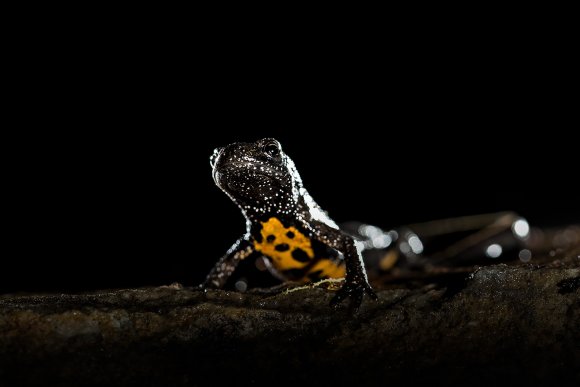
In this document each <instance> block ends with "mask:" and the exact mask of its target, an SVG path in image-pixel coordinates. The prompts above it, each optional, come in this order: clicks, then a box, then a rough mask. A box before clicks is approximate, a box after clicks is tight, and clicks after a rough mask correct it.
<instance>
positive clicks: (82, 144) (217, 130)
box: [0, 39, 580, 292]
mask: <svg viewBox="0 0 580 387" xmlns="http://www.w3.org/2000/svg"><path fill="white" fill-rule="evenodd" d="M188 42H189V41H188V40H187V39H182V40H177V41H175V40H162V41H158V40H151V41H147V42H146V43H140V44H137V45H136V44H135V42H133V41H131V44H128V43H127V42H124V41H121V42H120V41H115V43H111V44H110V45H104V46H98V45H95V44H94V42H91V41H89V42H83V44H82V45H73V46H74V47H73V46H71V45H64V46H63V47H60V48H55V47H54V46H52V47H51V48H50V49H47V48H46V47H45V45H43V44H42V43H39V45H38V47H36V48H35V49H36V50H37V53H38V55H37V56H36V59H37V60H36V61H23V63H22V68H21V69H20V70H19V73H20V74H22V76H21V77H20V78H19V79H20V82H21V83H22V87H20V88H19V89H18V91H17V92H15V95H14V98H13V101H15V108H16V109H17V111H18V116H19V119H18V120H17V121H14V122H12V123H11V124H10V125H9V126H11V127H12V128H13V129H14V132H17V133H18V134H17V136H16V138H15V139H14V140H13V141H10V142H7V144H6V145H7V146H8V147H10V148H12V149H11V150H13V151H14V155H13V156H11V157H10V158H9V161H8V165H7V171H8V175H10V176H9V177H10V178H11V180H8V177H7V179H6V184H5V190H6V191H7V193H8V194H10V198H11V199H10V200H9V201H6V209H7V210H8V211H10V212H11V213H13V214H14V217H10V220H9V222H8V229H9V232H8V234H7V238H6V239H7V249H6V251H5V253H4V254H3V255H4V256H3V270H2V271H1V278H0V279H1V282H0V290H2V291H4V292H6V291H8V292H13V291H37V290H46V291H79V290H89V289H97V288H108V287H129V286H145V285H162V284H169V283H172V282H176V281H178V282H181V283H183V284H184V285H187V286H190V285H195V284H197V283H199V282H200V281H201V280H202V279H203V278H204V276H205V274H206V273H207V272H208V271H209V269H210V268H211V266H212V264H213V263H214V262H215V261H216V260H217V259H218V258H219V257H220V255H221V254H223V253H224V252H225V250H227V248H228V247H229V246H230V244H231V243H232V242H233V241H234V240H235V239H236V238H237V237H238V236H239V235H241V233H242V232H243V230H244V221H243V219H242V217H241V215H240V213H239V211H238V209H237V208H236V207H235V206H234V205H233V204H232V203H231V202H230V201H229V199H228V198H227V197H226V196H225V195H224V194H223V193H222V192H220V191H219V190H218V189H217V188H216V187H215V185H214V184H213V181H212V179H211V175H210V167H209V156H210V154H211V152H212V150H213V148H215V147H217V146H222V145H225V144H228V143H230V142H235V141H254V140H256V139H259V138H262V137H275V138H277V139H278V140H280V141H281V142H282V145H283V148H284V150H285V151H286V152H287V153H288V154H289V155H290V156H291V157H292V158H293V159H294V161H295V163H296V165H297V167H298V169H299V171H300V173H301V175H302V178H303V180H304V182H305V185H306V187H307V189H308V190H309V191H310V192H311V194H312V195H313V196H314V198H315V200H316V201H317V202H318V203H319V204H320V205H321V206H322V207H323V208H324V209H326V210H327V211H328V212H329V213H330V215H331V216H332V217H333V218H334V219H335V220H336V221H338V222H341V221H347V220H352V219H354V220H361V221H365V222H369V223H373V224H377V225H379V226H382V227H386V228H388V227H391V226H397V225H401V224H405V223H412V222H419V221H427V220H432V219H436V218H441V217H450V216H458V215H468V214H475V213H482V212H493V211H503V210H514V211H517V212H519V213H521V214H522V215H523V216H525V217H527V218H528V220H529V221H530V223H531V224H532V225H538V226H554V225H559V224H567V223H572V222H578V221H579V220H580V211H579V208H578V203H577V200H576V197H577V194H576V193H575V189H574V188H573V187H574V185H575V184H576V180H577V167H578V161H577V147H576V146H575V145H574V143H575V141H574V140H573V139H572V138H573V137H574V136H575V135H574V134H573V133H572V130H577V128H578V122H577V117H576V115H575V110H576V109H577V107H575V106H573V105H572V103H571V101H570V100H569V99H568V98H567V97H566V95H565V93H563V92H562V91H563V90H564V89H565V88H566V82H567V79H566V76H564V75H563V72H562V71H560V72H554V71H551V70H550V68H546V67H542V66H541V65H539V64H538V63H537V62H536V63H534V62H530V61H527V60H525V58H519V57H518V56H517V54H516V55H513V56H510V53H509V52H507V51H502V52H496V53H495V54H496V55H495V56H489V57H486V56H485V55H483V56H482V55H481V52H480V51H477V50H473V51H470V50H469V49H468V48H466V47H465V46H462V50H461V55H458V54H457V52H456V50H455V49H453V48H450V49H445V48H443V47H440V46H438V47H439V48H438V49H433V50H432V51H419V52H417V51H416V50H410V49H409V48H407V49H405V48H402V47H391V50H392V51H391V54H390V55H389V59H388V60H386V61H384V60H382V59H381V56H380V55H377V56H376V57H375V56H373V54H369V52H370V51H368V52H367V51H364V50H362V51H359V52H352V53H351V54H350V55H349V58H345V57H344V56H343V55H337V56H329V57H325V56H324V54H322V55H318V54H317V53H316V50H314V51H308V52H300V50H298V51H294V50H290V51H285V50H279V51H277V52H276V54H274V53H273V52H272V53H271V55H270V54H268V53H270V51H267V52H266V54H267V55H264V54H265V53H264V52H263V51H262V50H261V49H257V48H254V49H251V48H248V47H246V46H244V45H243V44H238V43H239V42H238V43H235V42H234V43H232V45H231V46H227V47H226V46H220V45H216V44H209V43H204V42H203V39H202V40H199V39H198V40H196V42H197V43H199V44H189V43H188ZM186 43H187V46H184V44H186ZM234 46H235V47H236V49H233V48H232V47H234ZM184 47H186V48H187V49H184ZM244 47H245V48H244ZM299 53H300V55H299ZM347 59H348V60H347ZM459 59H460V60H459ZM553 59H554V60H557V58H556V57H553Z"/></svg>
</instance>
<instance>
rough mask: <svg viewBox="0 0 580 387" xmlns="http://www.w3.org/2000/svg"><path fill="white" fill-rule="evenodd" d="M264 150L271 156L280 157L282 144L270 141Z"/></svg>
mask: <svg viewBox="0 0 580 387" xmlns="http://www.w3.org/2000/svg"><path fill="white" fill-rule="evenodd" d="M262 152H264V153H265V154H266V155H268V156H269V157H278V156H280V145H279V144H278V143H277V142H273V141H272V142H268V143H266V144H264V146H263V147H262Z"/></svg>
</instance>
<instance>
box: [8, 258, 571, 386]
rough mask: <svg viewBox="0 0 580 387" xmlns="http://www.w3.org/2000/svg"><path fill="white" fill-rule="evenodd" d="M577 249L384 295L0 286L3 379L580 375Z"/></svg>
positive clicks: (566, 381)
mask: <svg viewBox="0 0 580 387" xmlns="http://www.w3.org/2000/svg"><path fill="white" fill-rule="evenodd" d="M579 261H580V259H579V258H578V255H577V252H575V253H574V254H573V255H570V256H569V257H568V258H567V260H565V261H563V262H560V263H554V264H550V265H544V266H542V267H538V266H534V265H527V266H516V267H512V266H506V265H496V266H488V267H484V268H480V269H479V270H477V271H475V272H474V273H471V274H467V275H465V277H464V278H462V279H461V280H460V281H459V282H458V284H459V285H457V283H456V285H455V286H441V285H426V286H423V287H420V288H416V289H408V288H391V289H385V290H381V291H379V292H378V295H379V301H378V302H372V301H369V300H368V299H365V301H364V303H363V306H362V307H361V309H360V310H359V311H358V312H357V313H356V314H354V315H353V314H351V311H349V310H348V308H346V307H345V308H342V309H340V310H336V311H335V310H332V309H331V308H330V307H329V306H328V302H329V301H330V299H331V297H332V295H333V293H332V292H331V291H329V290H324V289H319V288H313V289H305V290H298V291H294V292H289V293H279V294H275V295H263V294H252V293H243V294H242V293H235V292H225V291H208V292H206V293H204V292H202V291H198V290H192V289H181V288H179V287H177V286H174V287H171V286H169V287H160V288H146V289H130V290H116V291H107V292H101V293H91V294H79V295H65V294H60V295H20V296H18V295H16V296H14V295H13V296H3V297H0V386H8V385H55V386H80V385H109V386H116V385H136V386H137V385H138V386H150V385H167V386H169V385H193V386H196V385H200V386H203V385H208V384H218V383H220V384H221V383H222V382H230V383H232V382H233V383H235V384H236V385H245V384H269V385H299V384H306V385H311V384H314V383H322V382H324V383H325V384H324V385H327V383H329V382H333V383H334V384H336V385H346V384H350V383H354V385H394V384H398V383H410V382H436V381H439V382H441V381H444V382H446V383H454V382H456V383H460V382H461V383H469V384H470V385H485V386H489V385H495V384H496V383H497V382H498V381H507V382H516V381H517V382H520V383H533V384H534V385H536V384H546V385H547V384H550V385H558V384H559V385H578V384H579V383H580V294H579V290H578V288H579V287H580V264H579Z"/></svg>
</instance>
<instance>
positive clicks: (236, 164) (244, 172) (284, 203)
mask: <svg viewBox="0 0 580 387" xmlns="http://www.w3.org/2000/svg"><path fill="white" fill-rule="evenodd" d="M210 164H211V166H212V169H213V179H214V181H215V183H216V184H217V186H218V187H220V188H221V189H222V190H223V191H224V192H225V193H226V194H228V196H229V197H230V198H231V199H232V200H233V201H234V202H236V203H237V204H238V205H239V206H240V207H241V208H242V210H244V212H246V214H255V215H260V214H270V213H287V214H290V213H292V212H294V211H295V210H296V203H297V201H298V197H299V194H300V189H301V188H302V181H301V180H300V176H299V175H298V172H297V171H296V168H295V166H294V163H293V162H292V160H291V159H290V158H289V157H288V156H287V155H286V154H285V153H284V152H283V151H282V146H281V145H280V143H279V142H278V141H276V140H275V139H273V138H265V139H262V140H258V141H256V142H252V143H245V142H236V143H233V144H230V145H228V146H226V147H222V148H216V149H215V150H214V152H213V155H212V156H211V157H210Z"/></svg>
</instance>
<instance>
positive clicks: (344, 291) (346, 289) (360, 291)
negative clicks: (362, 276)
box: [330, 280, 378, 309]
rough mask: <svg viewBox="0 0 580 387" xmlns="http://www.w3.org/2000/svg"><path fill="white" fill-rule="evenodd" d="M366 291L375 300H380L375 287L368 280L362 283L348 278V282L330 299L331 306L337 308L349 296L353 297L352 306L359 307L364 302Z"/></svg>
mask: <svg viewBox="0 0 580 387" xmlns="http://www.w3.org/2000/svg"><path fill="white" fill-rule="evenodd" d="M365 293H366V294H368V295H369V296H370V297H371V298H372V299H373V300H375V301H376V300H378V297H377V295H376V293H375V292H374V290H373V288H371V285H369V284H368V282H365V283H362V284H361V283H359V282H350V281H348V280H347V281H346V283H345V284H344V285H342V288H340V290H339V291H338V292H336V295H335V296H334V297H333V299H332V300H331V301H330V306H332V307H333V308H336V307H337V306H338V304H339V303H340V302H341V301H342V300H344V299H345V298H347V297H352V307H353V308H354V309H358V308H359V307H360V304H361V303H362V299H363V296H364V294H365Z"/></svg>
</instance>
